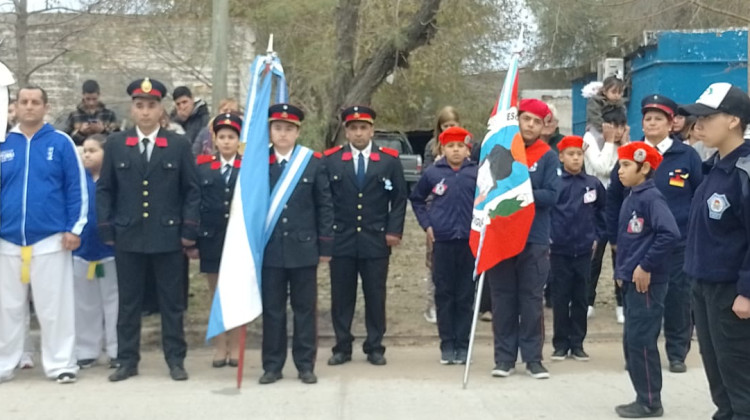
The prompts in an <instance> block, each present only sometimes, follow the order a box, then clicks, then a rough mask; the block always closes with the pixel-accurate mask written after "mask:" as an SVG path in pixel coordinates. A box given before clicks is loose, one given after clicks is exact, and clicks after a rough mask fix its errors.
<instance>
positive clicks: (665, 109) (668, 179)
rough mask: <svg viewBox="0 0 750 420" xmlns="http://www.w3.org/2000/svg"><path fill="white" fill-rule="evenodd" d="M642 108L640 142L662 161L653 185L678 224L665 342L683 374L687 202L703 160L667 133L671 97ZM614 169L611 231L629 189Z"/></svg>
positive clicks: (672, 365) (687, 336) (673, 108)
mask: <svg viewBox="0 0 750 420" xmlns="http://www.w3.org/2000/svg"><path fill="white" fill-rule="evenodd" d="M641 112H642V114H643V133H644V139H643V141H644V142H646V144H649V145H650V146H654V147H656V149H657V150H658V151H659V153H660V154H661V155H662V157H663V159H664V160H663V161H662V163H661V165H659V168H658V169H657V170H656V172H655V173H654V183H655V184H656V188H658V189H659V191H660V192H661V193H662V194H663V195H664V198H665V199H666V200H667V205H668V206H669V210H670V211H671V212H672V215H673V216H674V218H675V220H676V221H677V226H678V227H679V228H680V237H679V238H678V239H677V240H676V241H675V242H674V243H673V244H672V246H671V248H672V250H671V253H670V254H669V256H668V257H667V261H668V262H669V265H670V267H671V268H670V271H669V288H668V290H667V296H666V299H665V302H664V340H665V347H666V353H667V359H668V360H669V370H670V371H671V372H674V373H682V372H685V371H686V370H687V367H686V366H685V358H686V357H687V354H688V351H689V350H690V340H691V338H692V334H693V328H692V318H691V316H690V285H689V281H688V278H687V275H686V274H685V272H684V271H683V268H682V266H683V263H684V262H685V238H686V237H687V226H688V211H689V209H690V202H691V201H692V199H693V195H694V194H695V191H696V189H697V188H698V185H700V183H701V181H702V179H703V174H702V171H701V159H700V156H699V155H698V153H697V152H696V151H695V149H693V148H692V147H690V146H688V145H686V144H683V143H681V142H679V141H677V140H673V139H672V138H671V137H670V136H669V133H670V129H671V126H672V119H673V118H674V114H675V113H676V112H677V104H676V103H675V102H674V101H672V100H671V99H669V98H667V97H665V96H663V95H648V96H646V97H645V98H643V101H641ZM617 170H618V166H615V169H614V170H613V171H612V176H611V178H610V180H611V183H610V187H609V193H608V196H607V215H608V226H609V227H610V231H612V229H613V228H614V227H615V226H616V225H617V215H618V213H619V210H620V205H621V204H622V200H623V198H624V196H625V195H627V190H626V189H625V188H624V187H623V186H622V183H621V182H620V180H619V179H618V177H617ZM612 236H613V235H610V237H612ZM613 243H614V242H613Z"/></svg>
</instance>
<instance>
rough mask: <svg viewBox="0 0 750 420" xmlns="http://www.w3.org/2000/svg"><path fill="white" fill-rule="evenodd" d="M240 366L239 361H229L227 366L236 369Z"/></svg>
mask: <svg viewBox="0 0 750 420" xmlns="http://www.w3.org/2000/svg"><path fill="white" fill-rule="evenodd" d="M239 365H240V360H239V359H229V366H231V367H237V366H239Z"/></svg>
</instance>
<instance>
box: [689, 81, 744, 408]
mask: <svg viewBox="0 0 750 420" xmlns="http://www.w3.org/2000/svg"><path fill="white" fill-rule="evenodd" d="M682 111H685V112H686V113H688V114H691V115H695V116H697V117H698V122H697V123H696V124H697V125H698V126H699V127H700V128H701V129H702V130H701V131H702V133H703V136H702V137H703V142H704V143H705V145H706V146H707V147H715V148H717V150H718V152H717V154H716V155H714V157H712V158H710V159H709V160H708V161H707V162H706V163H707V165H706V169H707V174H706V177H705V178H704V180H703V183H702V184H701V185H700V186H699V187H698V189H697V190H696V192H695V197H694V198H693V202H692V205H691V206H690V219H689V222H688V226H689V229H688V234H687V242H686V243H687V247H686V252H685V271H686V272H687V274H688V276H690V277H691V280H692V283H693V290H692V298H693V315H694V317H695V328H696V331H697V332H698V343H699V344H700V348H701V356H702V358H703V367H704V368H705V371H706V377H707V378H708V385H709V388H710V390H711V396H712V398H713V402H714V404H716V406H717V408H718V410H717V412H716V414H714V416H713V418H715V419H748V418H750V143H748V142H747V141H745V140H743V138H742V137H743V136H742V134H743V133H744V132H745V129H746V128H747V125H748V123H750V98H748V96H747V93H745V92H744V91H743V90H741V89H739V88H738V87H736V86H732V85H730V84H729V83H714V84H712V85H711V86H709V87H708V89H706V91H705V92H704V93H703V95H701V97H700V98H698V100H697V101H696V103H695V104H691V105H688V106H685V107H683V108H682Z"/></svg>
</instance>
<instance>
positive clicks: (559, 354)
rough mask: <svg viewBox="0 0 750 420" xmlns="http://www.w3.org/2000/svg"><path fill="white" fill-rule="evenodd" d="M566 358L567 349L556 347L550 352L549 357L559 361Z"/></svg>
mask: <svg viewBox="0 0 750 420" xmlns="http://www.w3.org/2000/svg"><path fill="white" fill-rule="evenodd" d="M567 358H568V351H567V350H563V349H557V350H555V351H554V352H552V357H550V359H552V360H554V361H556V362H559V361H561V360H565V359H567Z"/></svg>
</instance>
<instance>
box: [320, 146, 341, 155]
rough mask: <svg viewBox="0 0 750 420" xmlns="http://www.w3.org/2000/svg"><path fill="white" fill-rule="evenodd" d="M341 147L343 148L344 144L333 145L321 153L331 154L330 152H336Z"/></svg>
mask: <svg viewBox="0 0 750 420" xmlns="http://www.w3.org/2000/svg"><path fill="white" fill-rule="evenodd" d="M343 148H344V146H334V147H331V148H330V149H328V150H326V151H325V152H323V154H324V155H325V156H331V155H332V154H334V153H336V152H338V151H339V150H341V149H343Z"/></svg>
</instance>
